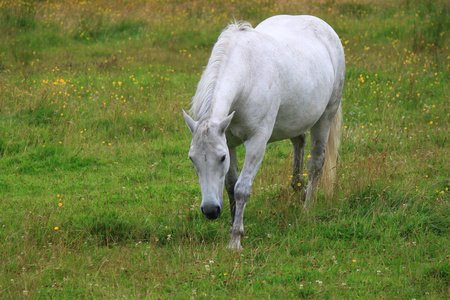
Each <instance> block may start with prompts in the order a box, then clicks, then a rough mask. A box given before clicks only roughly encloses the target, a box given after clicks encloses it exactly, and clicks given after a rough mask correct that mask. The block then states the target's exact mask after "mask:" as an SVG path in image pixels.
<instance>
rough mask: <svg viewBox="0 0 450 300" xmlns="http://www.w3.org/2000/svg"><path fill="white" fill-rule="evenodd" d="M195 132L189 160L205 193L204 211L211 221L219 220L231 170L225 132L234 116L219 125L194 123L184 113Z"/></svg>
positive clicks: (214, 123)
mask: <svg viewBox="0 0 450 300" xmlns="http://www.w3.org/2000/svg"><path fill="white" fill-rule="evenodd" d="M183 115H184V119H185V121H186V124H187V126H188V127H189V130H190V131H191V133H192V142H191V146H190V150H189V159H190V160H191V161H192V162H193V164H194V168H195V172H196V173H197V176H198V179H199V181H200V189H201V192H202V204H201V210H202V212H203V214H204V215H205V216H206V217H207V218H208V219H212V220H214V219H217V218H218V217H219V216H220V214H221V213H222V208H223V187H224V182H225V175H226V174H227V172H228V169H229V167H230V157H229V156H230V155H229V150H228V146H227V140H226V137H225V131H226V129H227V128H228V125H229V124H230V122H231V119H232V118H233V113H232V114H231V115H229V116H228V117H227V118H225V119H224V120H222V121H220V122H214V121H213V120H208V121H194V120H193V119H192V118H191V117H190V116H189V115H187V114H186V113H185V112H184V111H183Z"/></svg>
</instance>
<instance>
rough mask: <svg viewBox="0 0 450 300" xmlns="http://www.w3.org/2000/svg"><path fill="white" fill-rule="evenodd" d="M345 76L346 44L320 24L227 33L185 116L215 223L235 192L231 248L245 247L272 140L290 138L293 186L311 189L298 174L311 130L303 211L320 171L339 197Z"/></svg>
mask: <svg viewBox="0 0 450 300" xmlns="http://www.w3.org/2000/svg"><path fill="white" fill-rule="evenodd" d="M344 73H345V58H344V50H343V48H342V44H341V42H340V40H339V37H338V36H337V34H336V33H335V32H334V30H333V29H332V28H331V27H330V26H329V25H328V24H327V23H325V22H324V21H322V20H320V19H318V18H316V17H312V16H275V17H271V18H269V19H267V20H265V21H263V22H262V23H261V24H259V25H258V26H257V27H256V28H252V27H251V25H250V24H249V23H246V22H242V23H236V22H235V23H234V24H230V25H229V26H228V27H227V28H226V29H225V30H224V31H223V32H222V34H221V35H220V37H219V39H218V41H217V43H216V44H215V46H214V48H213V50H212V54H211V57H210V59H209V62H208V65H207V66H206V69H205V71H204V73H203V75H202V77H201V79H200V82H199V84H198V88H197V91H196V93H195V96H194V98H193V101H192V108H191V110H190V114H191V115H192V118H191V117H190V116H189V115H188V114H186V113H185V112H184V111H183V115H184V118H185V121H186V124H187V126H188V127H189V129H190V131H191V133H192V135H193V138H192V143H191V146H190V150H189V158H190V159H191V160H192V162H193V163H194V167H195V171H196V173H197V176H198V178H199V181H200V188H201V193H202V203H201V210H202V212H203V214H204V215H205V216H206V217H207V218H208V219H216V218H218V217H219V216H220V214H221V212H222V207H223V188H224V184H225V187H226V190H227V192H228V196H229V200H230V208H231V222H232V228H231V240H230V244H229V246H228V247H229V248H231V249H237V250H239V249H241V237H242V236H243V234H244V225H243V215H244V208H245V205H246V203H247V201H248V199H249V197H250V193H251V189H252V184H253V180H254V179H255V176H256V173H257V171H258V169H259V166H260V164H261V161H262V160H263V156H264V152H265V149H266V144H267V143H270V142H275V141H280V140H284V139H290V140H291V141H292V144H293V146H294V166H293V177H292V186H293V187H294V188H299V187H300V186H301V187H304V186H305V184H304V182H303V174H302V171H301V169H300V167H301V166H302V165H303V153H304V146H305V133H306V131H307V130H310V132H311V153H310V158H309V159H308V162H307V165H308V188H307V189H306V199H305V206H308V205H309V204H310V203H311V202H312V200H313V199H314V196H315V191H316V187H317V183H318V179H319V177H320V176H321V173H322V168H323V169H324V174H323V175H324V176H322V177H323V178H325V177H326V179H327V180H325V179H324V181H325V186H328V187H330V190H332V181H333V177H334V173H335V164H336V157H337V150H338V147H339V138H340V136H339V132H340V130H339V129H340V123H341V105H340V102H341V95H342V89H343V85H344V75H345V74H344ZM241 144H244V146H245V150H246V152H245V161H244V166H243V168H242V170H241V173H240V175H239V174H238V167H237V161H236V147H237V146H239V145H241ZM327 144H328V145H327ZM324 162H325V166H324ZM325 175H328V176H325Z"/></svg>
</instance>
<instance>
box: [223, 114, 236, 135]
mask: <svg viewBox="0 0 450 300" xmlns="http://www.w3.org/2000/svg"><path fill="white" fill-rule="evenodd" d="M233 116H234V111H233V112H232V113H231V114H230V115H229V116H228V117H226V118H225V120H223V121H222V122H220V127H219V132H220V133H222V134H223V133H224V132H225V130H227V128H228V126H229V125H230V123H231V120H232V119H233Z"/></svg>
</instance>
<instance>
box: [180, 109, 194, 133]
mask: <svg viewBox="0 0 450 300" xmlns="http://www.w3.org/2000/svg"><path fill="white" fill-rule="evenodd" d="M182 111H183V117H184V121H185V122H186V125H187V127H189V130H190V131H191V133H192V134H194V131H195V129H196V128H197V122H195V121H194V120H193V119H192V118H191V117H190V116H189V115H188V114H187V113H186V112H185V111H184V109H182Z"/></svg>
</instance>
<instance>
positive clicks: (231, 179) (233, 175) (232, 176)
mask: <svg viewBox="0 0 450 300" xmlns="http://www.w3.org/2000/svg"><path fill="white" fill-rule="evenodd" d="M229 153H230V169H229V170H228V173H227V176H226V177H225V189H226V190H227V193H228V199H229V200H230V212H231V219H230V225H233V222H234V216H235V213H236V201H235V199H234V187H235V186H236V182H237V180H238V176H239V175H238V167H237V158H236V149H235V148H232V149H229Z"/></svg>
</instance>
